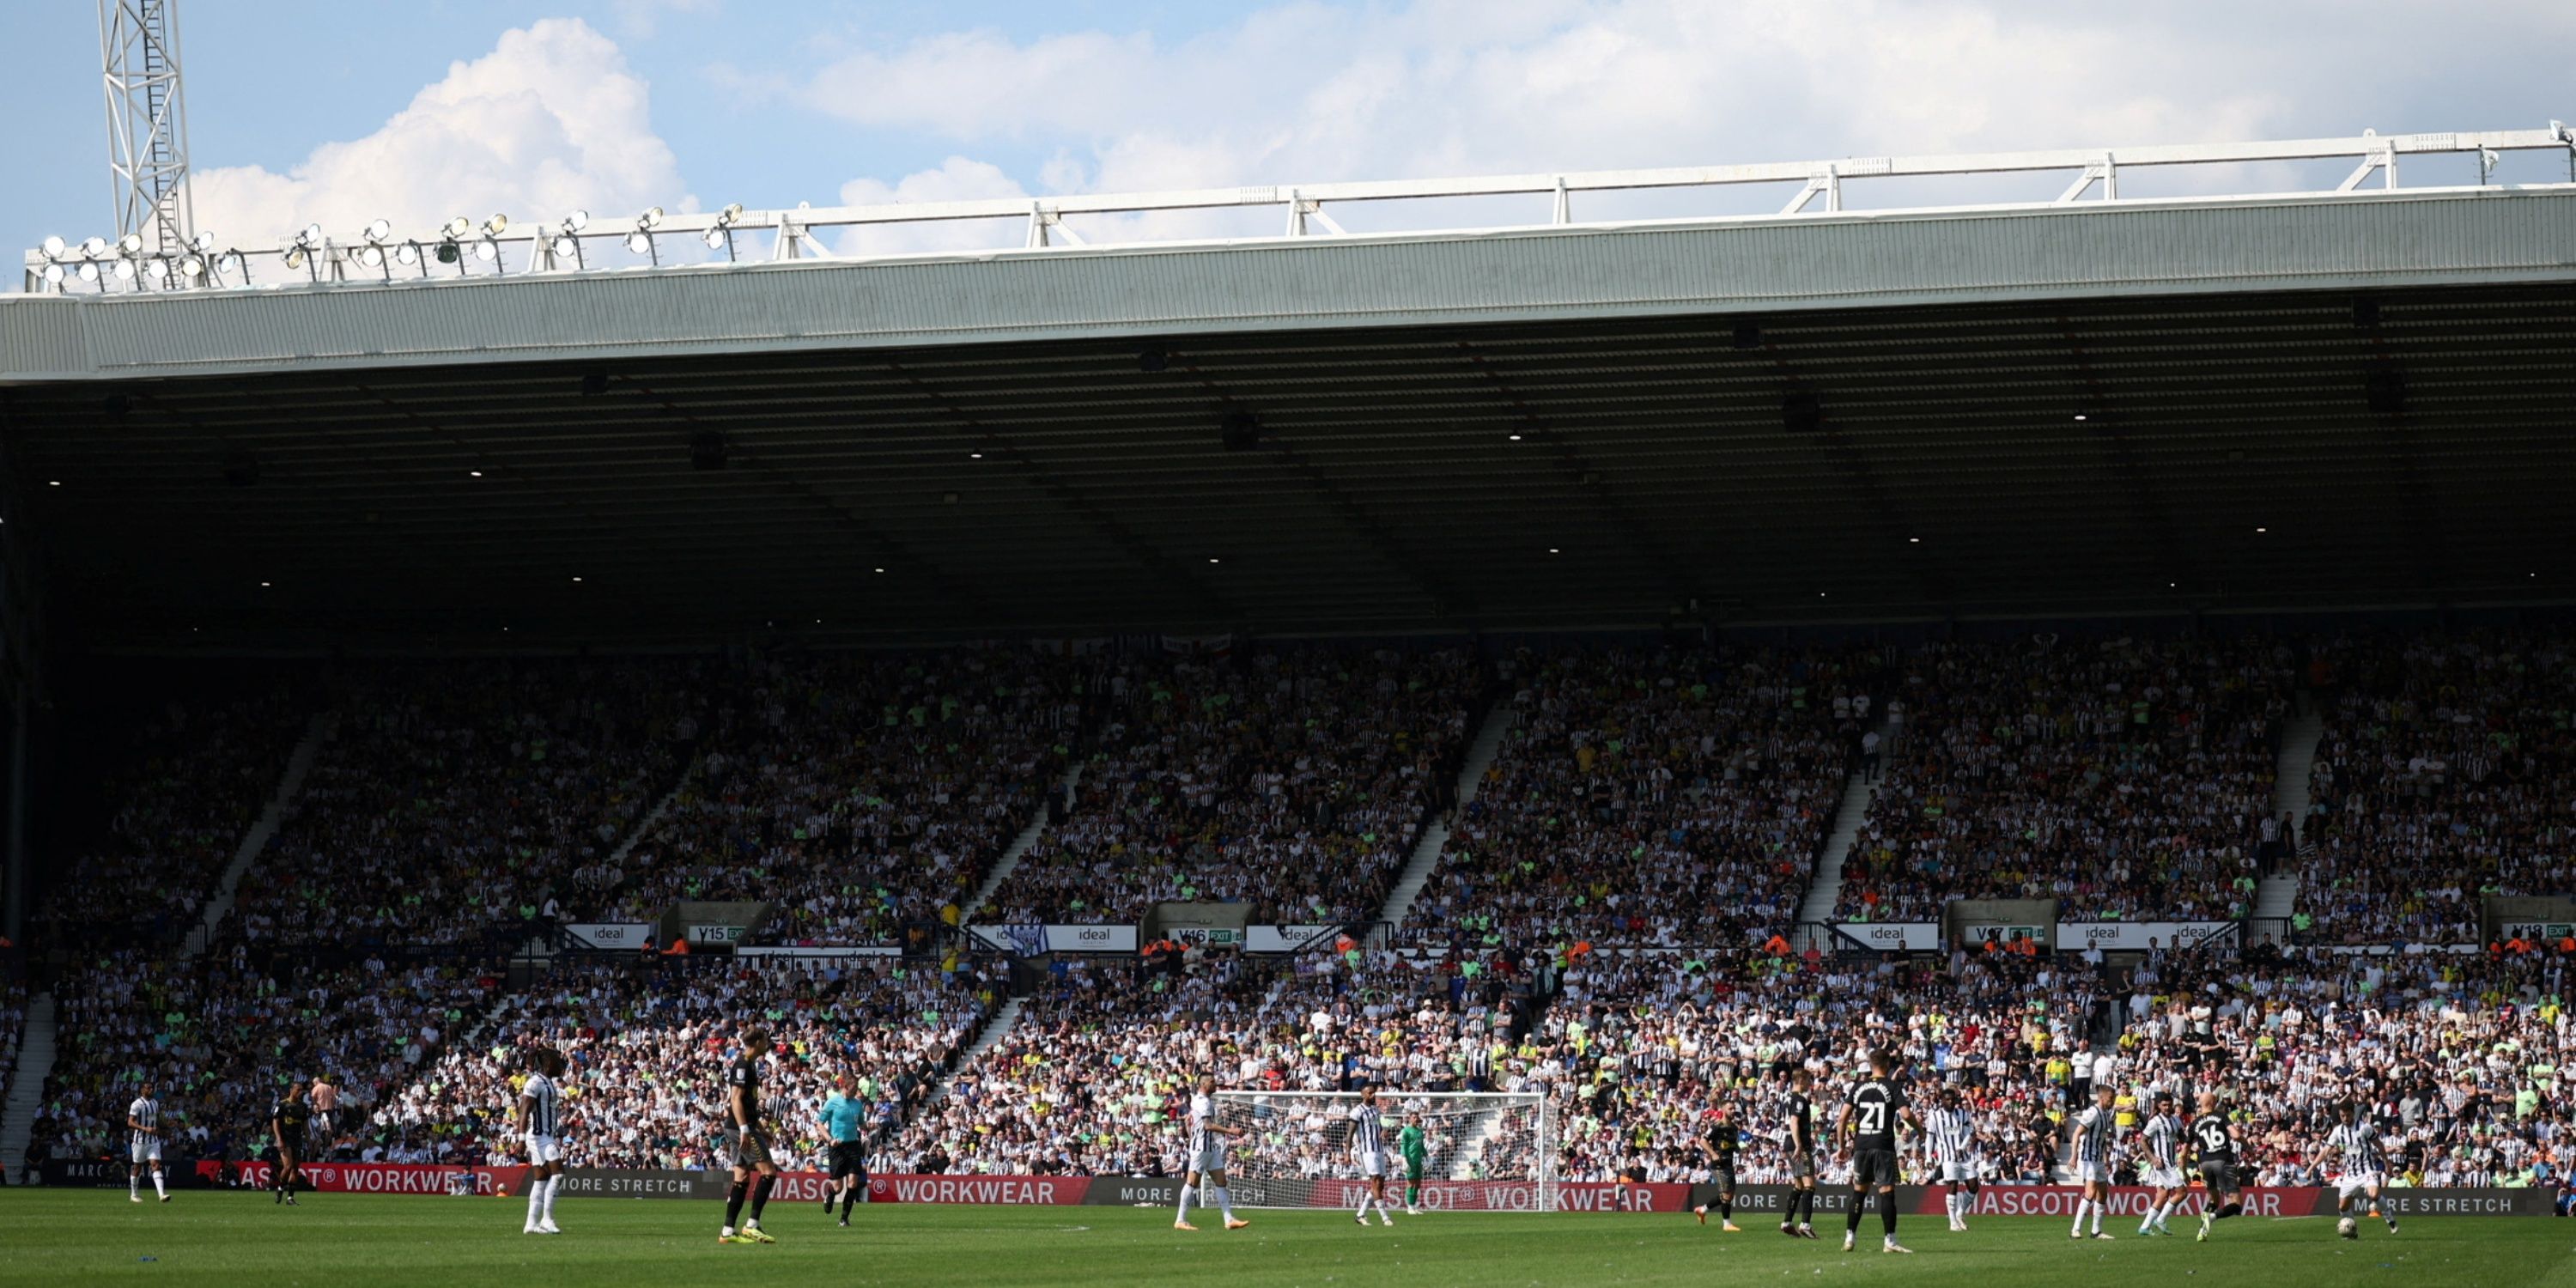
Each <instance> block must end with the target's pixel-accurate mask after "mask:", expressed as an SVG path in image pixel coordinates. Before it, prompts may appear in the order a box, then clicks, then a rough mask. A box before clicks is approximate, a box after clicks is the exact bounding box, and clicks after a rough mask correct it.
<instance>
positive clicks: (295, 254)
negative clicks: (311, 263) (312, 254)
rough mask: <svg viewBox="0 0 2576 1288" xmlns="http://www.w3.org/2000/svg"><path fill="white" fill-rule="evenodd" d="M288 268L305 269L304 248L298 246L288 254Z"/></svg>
mask: <svg viewBox="0 0 2576 1288" xmlns="http://www.w3.org/2000/svg"><path fill="white" fill-rule="evenodd" d="M286 266H287V267H288V268H302V267H304V248H303V247H301V246H298V247H296V248H294V249H293V250H290V251H288V252H286Z"/></svg>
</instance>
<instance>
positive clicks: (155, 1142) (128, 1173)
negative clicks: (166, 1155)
mask: <svg viewBox="0 0 2576 1288" xmlns="http://www.w3.org/2000/svg"><path fill="white" fill-rule="evenodd" d="M125 1127H126V1130H128V1131H131V1132H133V1133H134V1143H133V1146H132V1150H133V1155H134V1163H133V1165H132V1166H130V1167H128V1168H126V1169H125V1197H126V1199H127V1201H129V1202H134V1203H140V1202H142V1201H143V1172H144V1169H145V1168H147V1167H148V1168H150V1169H151V1171H152V1192H153V1193H155V1194H158V1195H160V1196H161V1201H162V1202H164V1203H167V1202H169V1201H170V1185H169V1182H168V1181H166V1180H164V1179H163V1177H162V1175H161V1102H160V1101H158V1100H156V1099H154V1098H153V1096H152V1084H151V1083H150V1082H149V1081H146V1082H145V1083H144V1084H143V1090H142V1091H140V1092H138V1093H137V1094H136V1095H135V1097H134V1103H133V1104H130V1105H127V1106H126V1107H125Z"/></svg>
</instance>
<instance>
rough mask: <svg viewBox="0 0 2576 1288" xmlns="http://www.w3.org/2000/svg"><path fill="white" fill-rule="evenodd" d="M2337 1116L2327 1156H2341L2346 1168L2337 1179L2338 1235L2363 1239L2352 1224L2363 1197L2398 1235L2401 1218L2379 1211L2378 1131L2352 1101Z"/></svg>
mask: <svg viewBox="0 0 2576 1288" xmlns="http://www.w3.org/2000/svg"><path fill="white" fill-rule="evenodd" d="M2335 1116H2336V1122H2335V1128H2334V1130H2333V1131H2330V1132H2328V1133H2326V1150H2327V1152H2329V1153H2333V1154H2335V1155H2338V1156H2339V1157H2340V1159H2341V1161H2342V1166H2343V1170H2342V1172H2341V1174H2339V1175H2337V1176H2336V1177H2335V1211H2336V1212H2337V1213H2338V1214H2340V1216H2341V1217H2342V1219H2341V1220H2339V1221H2337V1222H2336V1223H2335V1227H2336V1228H2335V1232H2336V1233H2337V1234H2340V1235H2342V1236H2343V1237H2345V1238H2347V1239H2357V1238H2360V1237H2361V1233H2360V1227H2359V1226H2358V1225H2356V1224H2355V1223H2354V1222H2353V1220H2352V1213H2353V1207H2354V1204H2353V1199H2354V1198H2355V1197H2359V1198H2361V1199H2362V1200H2363V1202H2364V1204H2365V1205H2366V1206H2368V1207H2369V1209H2370V1214H2371V1215H2372V1216H2375V1217H2378V1218H2379V1219H2380V1220H2383V1221H2386V1222H2387V1223H2388V1232H2389V1233H2390V1234H2395V1233H2397V1218H2396V1217H2393V1216H2389V1215H2388V1214H2386V1213H2384V1212H2382V1211H2380V1210H2379V1183H2380V1157H2379V1132H2378V1130H2377V1129H2376V1128H2373V1127H2372V1126H2371V1125H2370V1120H2369V1119H2367V1118H2364V1117H2362V1116H2361V1111H2360V1108H2359V1107H2358V1106H2356V1105H2354V1104H2353V1103H2352V1102H2351V1101H2348V1100H2347V1101H2345V1102H2344V1103H2343V1104H2342V1105H2341V1106H2339V1107H2338V1108H2337V1109H2336V1111H2335Z"/></svg>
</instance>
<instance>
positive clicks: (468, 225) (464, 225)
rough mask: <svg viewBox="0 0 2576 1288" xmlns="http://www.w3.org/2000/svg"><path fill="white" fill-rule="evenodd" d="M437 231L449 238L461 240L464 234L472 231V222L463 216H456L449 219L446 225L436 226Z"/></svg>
mask: <svg viewBox="0 0 2576 1288" xmlns="http://www.w3.org/2000/svg"><path fill="white" fill-rule="evenodd" d="M438 231H439V232H440V233H442V234H444V235H445V236H447V237H449V238H461V237H463V236H464V235H465V234H467V233H470V232H472V231H474V221H473V220H471V219H468V218H466V217H465V216H463V215H458V216H457V217H455V218H454V219H450V220H448V221H447V222H446V223H443V224H440V225H439V226H438Z"/></svg>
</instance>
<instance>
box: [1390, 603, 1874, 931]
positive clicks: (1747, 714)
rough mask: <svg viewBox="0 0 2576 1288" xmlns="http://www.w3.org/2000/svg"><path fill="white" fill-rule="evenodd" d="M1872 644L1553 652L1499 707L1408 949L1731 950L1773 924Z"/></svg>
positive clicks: (1528, 668)
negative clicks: (1489, 752)
mask: <svg viewBox="0 0 2576 1288" xmlns="http://www.w3.org/2000/svg"><path fill="white" fill-rule="evenodd" d="M1874 669H1875V659H1874V655H1870V654H1843V653H1835V652H1816V653H1798V652H1770V651H1762V650H1726V651H1715V652H1699V651H1690V652H1681V651H1672V652H1659V653H1636V652H1629V651H1617V650H1612V651H1597V650H1568V651H1563V652H1556V653H1548V654H1524V655H1522V656H1520V657H1518V658H1515V659H1514V660H1513V666H1512V669H1511V675H1510V676H1508V677H1507V678H1506V680H1505V683H1506V684H1507V685H1509V686H1511V695H1510V697H1509V698H1508V701H1509V702H1510V703H1511V705H1512V709H1513V710H1514V712H1515V714H1516V718H1517V723H1516V724H1515V725H1514V727H1513V729H1512V731H1511V733H1510V735H1509V737H1508V739H1507V741H1506V742H1505V744H1504V747H1503V751H1502V754H1501V755H1500V756H1499V757H1498V758H1497V759H1496V761H1495V763H1494V765H1493V767H1492V768H1491V769H1489V770H1488V771H1487V772H1486V776H1485V782H1484V783H1483V785H1482V787H1481V788H1480V790H1479V791H1478V793H1477V796H1476V799H1475V800H1474V801H1472V802H1470V803H1469V804H1468V805H1467V806H1466V808H1465V809H1464V810H1463V811H1462V817H1461V819H1460V820H1459V822H1458V824H1457V825H1456V826H1455V827H1454V828H1453V830H1452V834H1451V838H1450V841H1449V843H1448V845H1447V847H1446V848H1445V850H1444V851H1443V853H1442V854H1441V856H1440V866H1439V867H1438V869H1436V870H1435V871H1434V873H1433V874H1432V878H1431V881H1430V882H1429V884H1428V885H1427V886H1426V887H1425V888H1424V890H1423V892H1422V897H1421V898H1420V899H1419V900H1417V901H1416V902H1415V903H1414V905H1413V908H1412V910H1411V913H1410V915H1409V916H1408V917H1407V919H1406V924H1405V926H1404V927H1403V929H1402V932H1401V933H1402V937H1403V938H1404V940H1405V941H1406V942H1408V943H1415V944H1427V943H1445V944H1448V945H1450V946H1452V947H1455V948H1466V947H1470V946H1482V947H1511V948H1515V949H1518V948H1528V947H1534V946H1535V947H1544V948H1546V949H1549V950H1551V951H1553V950H1555V949H1558V948H1562V947H1564V946H1566V945H1569V944H1573V943H1590V944H1625V943H1638V944H1681V943H1687V944H1744V943H1751V942H1756V941H1759V940H1760V939H1762V938H1764V937H1766V936H1767V935H1769V934H1771V933H1773V932H1775V931H1777V930H1779V929H1781V928H1783V927H1785V926H1786V925H1788V924H1789V923H1790V922H1793V921H1794V920H1795V919H1796V916H1797V908H1798V900H1799V897H1800V895H1801V894H1802V893H1803V891H1804V890H1805V888H1806V883H1807V881H1808V878H1809V876H1810V875H1811V873H1812V871H1813V868H1814V863H1815V858H1816V853H1817V850H1818V848H1819V847H1820V845H1821V844H1822V842H1823V839H1824V829H1825V824H1826V822H1827V821H1828V820H1829V819H1830V818H1831V816H1832V814H1833V811H1834V806H1835V802H1836V800H1837V799H1838V798H1839V796H1840V794H1841V791H1842V787H1843V781H1844V778H1845V776H1846V775H1847V773H1848V772H1849V770H1850V768H1851V765H1852V763H1853V758H1854V755H1855V753H1856V750H1857V740H1858V739H1859V737H1860V736H1861V722H1862V720H1864V719H1866V717H1867V713H1868V712H1869V710H1870V709H1871V708H1870V702H1871V694H1870V681H1871V679H1872V677H1873V674H1874Z"/></svg>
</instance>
